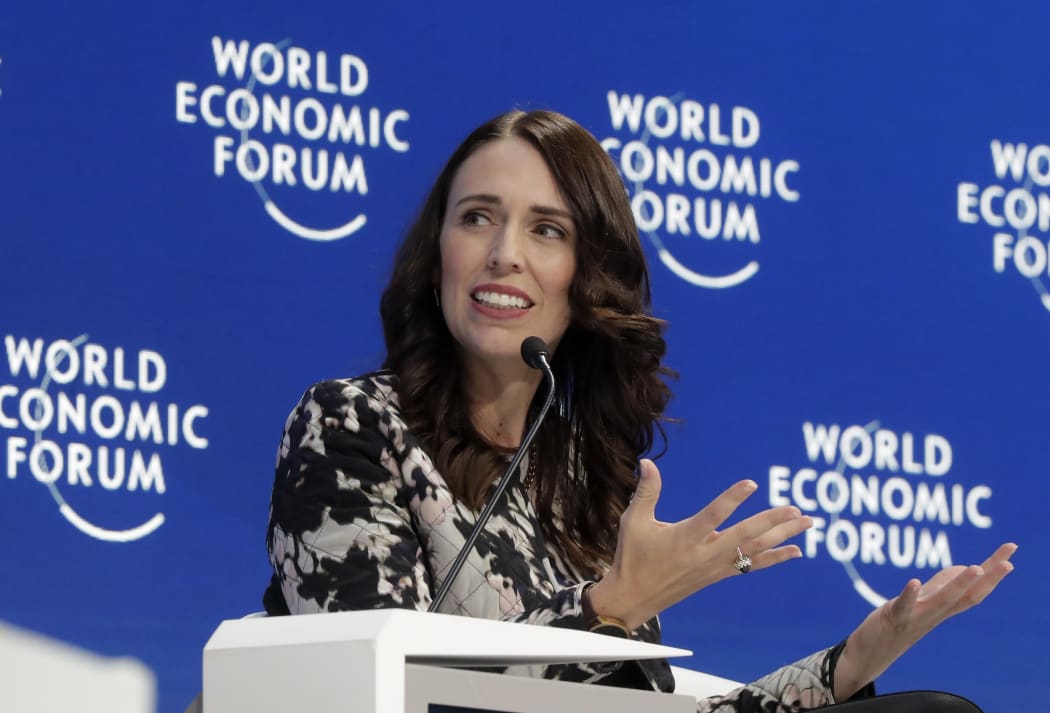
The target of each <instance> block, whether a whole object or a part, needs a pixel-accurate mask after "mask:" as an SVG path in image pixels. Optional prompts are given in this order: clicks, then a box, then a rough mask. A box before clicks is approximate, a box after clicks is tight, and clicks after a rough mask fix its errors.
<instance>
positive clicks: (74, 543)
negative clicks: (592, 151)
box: [0, 1, 1050, 713]
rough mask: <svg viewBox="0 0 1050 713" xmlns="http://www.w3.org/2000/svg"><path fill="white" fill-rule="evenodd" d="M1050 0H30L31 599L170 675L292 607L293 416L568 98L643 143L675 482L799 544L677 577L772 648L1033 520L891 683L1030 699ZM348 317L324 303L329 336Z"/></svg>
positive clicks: (683, 615) (20, 608) (640, 190)
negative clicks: (434, 215) (507, 154)
mask: <svg viewBox="0 0 1050 713" xmlns="http://www.w3.org/2000/svg"><path fill="white" fill-rule="evenodd" d="M1048 23H1050V8H1047V7H1045V6H1044V5H1042V4H1040V3H1035V2H1024V3H1010V4H1007V5H1003V4H998V5H995V6H994V7H993V6H992V5H991V4H986V5H983V6H979V7H970V6H962V5H959V4H956V3H922V4H920V6H919V7H915V5H914V3H906V2H885V3H849V4H842V5H833V4H827V3H823V4H811V5H805V6H799V5H792V6H784V7H782V6H767V5H763V6H761V7H758V6H755V7H745V8H741V7H739V6H738V4H734V3H718V4H713V3H686V2H680V3H655V4H652V3H651V4H648V5H646V6H645V7H644V8H643V7H642V6H640V5H638V4H637V3H626V2H619V1H616V2H609V3H601V4H594V5H583V4H581V5H578V6H575V7H562V6H561V5H560V4H557V3H544V2H540V3H532V4H529V5H508V6H506V7H502V6H493V5H492V4H491V3H473V2H466V3H459V4H458V5H457V6H456V7H455V8H452V7H444V6H440V5H439V6H435V5H434V4H432V3H421V2H410V3H408V4H400V5H398V6H397V7H393V6H391V7H389V8H386V7H383V6H381V5H380V4H379V3H374V4H369V5H364V4H361V3H350V4H336V3H305V4H298V5H296V6H295V7H294V8H293V7H292V5H290V4H288V3H275V2H268V1H267V2H262V3H259V2H256V3H226V4H223V5H222V6H221V7H217V6H215V5H214V4H209V3H199V2H184V3H177V4H176V3H173V4H169V5H166V6H162V7H148V6H142V5H135V4H130V3H102V4H98V3H96V4H90V5H79V4H74V3H66V4H56V3H45V4H26V3H8V4H7V5H5V6H4V7H3V8H0V305H2V312H0V338H2V339H3V353H2V356H0V453H2V456H0V457H2V462H0V468H2V469H3V473H2V474H0V523H3V525H4V530H5V532H6V533H7V541H6V546H5V548H4V549H5V557H4V564H5V573H4V578H3V583H4V586H3V589H4V595H3V597H2V598H0V618H2V619H5V620H8V621H10V622H12V623H15V624H18V625H21V626H24V627H27V628H30V629H34V630H37V631H40V632H43V633H46V634H48V635H52V636H56V637H59V638H61V639H64V640H66V641H70V642H72V643H75V644H77V645H80V646H84V647H87V648H89V649H92V650H95V651H99V652H102V653H106V654H128V655H133V656H136V657H139V658H141V659H142V660H143V661H145V662H146V663H147V664H148V665H149V666H151V667H152V668H153V670H154V671H155V672H156V674H157V676H158V680H159V685H160V688H159V693H160V710H162V711H181V710H182V708H183V707H184V706H185V705H186V703H187V702H188V701H189V700H190V698H191V697H192V696H193V695H194V694H195V692H196V691H197V689H198V688H199V686H200V653H201V648H202V646H203V644H204V642H205V641H206V639H207V637H208V636H209V634H210V632H211V631H212V630H213V629H214V627H215V626H216V625H217V624H218V622H219V621H220V620H222V619H223V618H230V617H237V616H241V615H243V614H245V613H247V612H251V611H254V610H257V609H259V608H260V607H261V604H260V595H261V592H262V589H263V587H264V585H265V582H266V580H267V577H268V564H267V560H266V554H265V548H264V531H265V525H266V517H267V504H268V496H269V488H270V482H271V478H272V467H273V460H274V453H275V450H276V446H277V439H278V437H279V435H280V429H281V426H282V424H283V422H284V418H285V416H286V414H287V412H288V411H289V409H290V408H291V407H292V406H293V404H294V403H295V401H296V399H297V398H298V396H299V395H300V394H301V392H302V390H303V389H304V388H305V387H306V386H307V385H308V384H310V383H312V382H313V381H316V380H318V379H321V378H325V377H332V376H345V375H350V374H354V373H358V372H362V371H365V370H368V369H371V368H374V367H375V366H376V365H377V364H378V363H379V361H380V359H381V356H382V340H381V335H380V330H379V324H378V315H377V302H378V294H379V291H380V289H381V286H382V285H383V284H384V281H385V277H386V274H387V272H388V269H389V266H390V263H391V259H392V254H393V249H394V246H395V245H396V243H397V241H398V239H399V236H400V235H401V233H402V231H403V229H404V226H405V225H406V223H407V222H408V221H409V220H410V219H411V217H412V215H413V213H414V211H415V210H416V207H417V206H418V204H419V203H420V201H421V200H422V197H423V195H424V193H425V191H426V189H427V188H428V187H429V185H430V182H431V181H432V180H433V178H434V176H435V175H436V173H437V171H438V170H439V169H440V166H441V165H442V162H443V160H444V159H445V157H446V156H447V154H448V153H449V152H450V151H451V150H452V148H453V147H454V146H455V145H456V144H457V143H458V142H459V140H460V139H461V138H462V137H463V136H464V135H465V134H466V133H467V131H468V130H469V129H470V128H472V127H473V126H475V125H477V124H478V123H480V122H481V121H483V120H484V119H486V118H488V117H490V116H492V115H494V114H496V113H499V112H501V111H505V110H507V109H509V108H514V107H520V108H526V109H528V108H554V109H557V110H559V111H562V112H564V113H567V114H569V115H570V116H573V117H574V118H576V119H577V120H579V121H580V122H581V123H583V124H584V125H585V126H587V127H588V128H589V129H590V130H591V131H592V132H593V133H594V134H595V135H596V136H597V137H598V138H599V139H600V140H602V141H603V142H604V145H605V146H606V148H607V150H608V151H609V152H610V154H611V155H612V156H613V157H614V159H615V160H616V161H617V162H618V165H620V167H621V171H622V172H623V174H624V179H625V182H626V184H627V185H628V187H629V189H630V192H631V195H632V200H633V202H634V206H635V210H636V218H637V219H638V221H639V224H640V226H641V227H642V229H643V239H644V240H645V242H646V249H647V254H648V256H649V258H650V267H651V272H652V275H653V279H654V301H655V309H656V312H657V314H658V315H659V316H661V317H663V318H665V319H667V320H668V321H669V323H670V327H669V330H668V341H669V355H668V364H669V365H670V366H672V367H673V368H676V369H677V370H679V371H680V373H681V378H680V379H679V381H678V382H677V384H676V385H675V391H676V398H675V400H674V401H673V403H672V408H671V415H672V416H674V417H677V418H679V419H681V423H680V424H676V425H672V426H671V427H670V429H669V434H670V435H669V438H670V447H669V450H668V452H667V455H666V457H665V458H664V459H663V460H662V461H661V468H662V471H663V473H664V480H665V494H664V497H663V499H662V502H661V505H660V515H661V516H662V517H663V518H664V519H671V518H679V517H683V516H686V515H687V514H690V513H692V512H693V511H694V510H695V509H698V508H699V507H700V506H701V505H702V504H704V503H706V502H707V501H708V500H709V499H710V498H711V497H713V496H714V495H715V494H717V493H718V492H720V491H721V490H722V489H723V488H724V487H725V486H726V485H727V484H729V483H731V482H733V481H735V480H738V479H740V478H743V477H750V478H753V479H755V480H757V481H758V482H759V483H760V484H761V485H762V489H761V490H760V493H759V495H757V496H756V497H754V498H753V499H752V500H754V502H752V503H750V504H749V506H748V507H749V508H750V510H756V509H758V508H760V507H765V506H768V505H769V504H770V503H780V502H794V503H795V504H798V505H799V506H800V507H802V508H803V509H805V510H807V511H809V512H810V514H812V515H814V516H815V517H817V518H819V521H818V526H817V527H816V528H814V530H813V531H812V532H811V533H810V535H809V536H808V539H800V543H799V544H800V546H802V547H803V549H804V551H805V552H806V555H807V556H806V557H805V558H803V559H802V560H800V561H797V562H793V563H791V564H789V565H786V566H784V567H780V568H777V569H776V570H774V571H769V572H763V573H762V574H760V575H759V576H757V577H748V578H739V579H735V580H732V581H728V582H725V583H723V584H720V585H719V586H717V587H712V588H711V589H710V590H706V591H703V592H701V593H699V594H698V595H696V596H695V597H693V598H692V599H690V600H689V601H688V602H685V603H683V604H681V605H679V606H677V607H675V608H674V609H672V610H671V611H669V612H667V613H666V615H665V617H664V619H665V629H666V632H667V640H668V642H669V643H671V644H675V645H681V646H685V647H688V648H692V649H694V650H695V651H696V656H695V659H694V660H693V661H692V662H690V663H689V665H691V666H694V667H698V668H702V669H705V670H707V671H710V672H712V673H716V674H720V675H724V676H728V677H732V678H737V679H747V678H751V677H754V676H757V675H760V674H761V673H764V672H766V671H768V670H771V669H772V668H774V667H776V666H778V665H780V664H782V663H785V662H787V661H789V660H794V659H795V658H798V657H800V656H802V655H805V654H807V653H809V652H811V651H813V650H815V649H817V648H820V647H823V646H826V645H830V644H832V643H835V642H837V641H839V640H840V639H841V638H842V637H844V636H845V635H846V634H847V633H848V632H849V631H850V630H851V628H852V627H853V626H854V625H855V624H856V623H858V622H859V621H860V620H861V619H862V618H863V617H864V616H866V614H867V613H868V612H869V611H870V610H871V608H872V606H873V605H874V604H875V603H877V602H878V601H879V600H880V598H881V597H889V596H893V595H894V594H895V593H896V592H897V591H898V590H899V588H900V587H901V586H903V584H904V582H905V581H907V579H908V578H910V577H913V576H918V577H921V578H927V577H929V576H930V575H931V574H932V573H933V571H935V570H936V569H937V568H939V567H940V566H943V565H945V564H947V563H949V562H951V563H971V562H979V561H980V560H982V559H983V558H984V557H985V556H986V555H987V554H988V553H990V552H991V551H992V550H993V549H994V547H995V546H996V545H998V544H999V543H1000V542H1003V541H1006V540H1014V541H1017V542H1019V543H1020V545H1021V549H1020V552H1019V553H1018V555H1017V556H1016V558H1015V562H1016V564H1017V571H1016V572H1015V573H1014V574H1013V575H1011V576H1010V577H1009V578H1008V579H1007V580H1006V582H1005V583H1004V584H1003V586H1002V587H1001V590H1000V591H997V592H996V593H995V595H994V596H993V597H992V598H990V599H989V600H988V601H987V602H986V603H985V604H984V605H983V606H982V607H980V608H978V609H977V610H976V611H972V612H969V613H967V614H966V615H964V616H963V617H960V618H959V619H958V620H954V621H951V622H949V623H948V624H946V625H945V626H944V627H943V628H942V629H941V630H938V631H936V632H935V633H933V634H932V635H930V636H929V637H927V638H926V639H925V640H924V641H922V642H921V643H920V644H919V645H917V646H916V647H915V649H914V650H913V651H912V652H910V653H909V654H908V655H907V656H906V657H905V658H904V659H903V660H901V661H900V662H899V663H898V664H896V665H895V666H894V667H893V668H892V669H891V671H890V672H889V673H887V674H886V675H885V676H884V677H883V678H882V679H881V681H880V686H881V688H882V690H898V689H902V688H915V687H922V688H927V687H928V688H942V689H948V690H953V691H955V692H958V693H960V694H963V695H966V696H969V697H971V698H973V699H974V700H976V701H977V702H978V703H980V704H981V705H983V706H984V707H985V708H986V709H987V710H988V711H989V713H1001V712H1003V713H1004V712H1005V711H1010V710H1014V709H1016V708H1021V707H1027V706H1028V705H1029V703H1028V702H1029V701H1030V700H1032V698H1033V697H1034V696H1036V695H1037V693H1038V691H1037V686H1038V687H1039V688H1040V689H1041V688H1042V681H1043V680H1044V679H1045V669H1046V668H1047V664H1048V663H1050V660H1048V658H1050V657H1048V654H1047V653H1046V647H1045V646H1044V639H1045V634H1046V633H1047V630H1048V616H1047V609H1046V606H1045V603H1046V602H1047V601H1048V594H1050V591H1048V584H1047V580H1046V578H1045V577H1044V576H1042V573H1043V572H1044V571H1045V570H1046V568H1047V566H1048V565H1050V558H1048V556H1047V554H1046V551H1045V550H1044V549H1043V545H1044V544H1045V541H1046V538H1045V536H1044V530H1043V526H1044V522H1045V512H1046V503H1047V501H1048V495H1050V490H1048V486H1047V479H1046V475H1047V473H1046V462H1047V461H1046V455H1047V442H1048V440H1047V430H1048V429H1047V426H1048V417H1047V395H1048V388H1047V386H1048V379H1047V370H1046V363H1045V360H1046V354H1047V353H1048V347H1050V297H1048V287H1050V274H1048V268H1047V251H1048V233H1050V197H1048V193H1047V188H1046V186H1047V184H1048V183H1050V148H1048V147H1047V144H1050V128H1048V127H1050V122H1048V118H1050V100H1048V99H1047V97H1046V93H1045V92H1044V91H1042V89H1041V87H1042V81H1041V80H1042V79H1043V78H1044V75H1045V72H1044V69H1043V66H1044V63H1043V59H1044V58H1043V56H1042V55H1043V46H1044V44H1045V28H1046V27H1047V26H1048ZM318 335H324V337H323V338H319V336H318Z"/></svg>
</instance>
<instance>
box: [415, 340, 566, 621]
mask: <svg viewBox="0 0 1050 713" xmlns="http://www.w3.org/2000/svg"><path fill="white" fill-rule="evenodd" d="M521 358H522V359H523V360H524V361H525V363H526V364H528V365H529V367H531V368H533V369H541V370H543V376H544V381H545V382H546V385H547V398H546V399H544V401H543V406H542V408H540V413H539V416H537V418H536V420H535V421H533V422H532V426H530V427H529V430H528V433H526V434H525V438H524V439H523V440H522V442H521V445H520V446H518V450H517V452H516V453H515V454H514V457H513V458H511V460H510V464H509V465H508V466H507V470H506V471H504V473H503V477H502V478H500V480H499V483H497V484H496V490H495V491H494V492H493V493H492V497H490V498H489V501H488V503H486V504H485V509H484V510H482V511H481V514H480V515H478V519H477V521H476V522H475V523H474V529H473V530H471V531H470V536H469V537H467V539H466V541H465V542H464V543H463V547H462V548H461V549H460V551H459V554H458V555H456V559H455V561H454V562H453V563H452V566H451V567H449V569H448V574H446V575H445V579H444V581H442V582H441V586H440V587H439V588H438V591H437V594H435V595H434V599H433V600H431V602H430V606H429V607H428V608H427V611H428V612H435V611H437V610H438V607H439V606H441V602H443V601H444V600H445V597H446V595H448V591H449V590H450V589H451V588H452V582H453V581H454V580H455V579H456V575H458V574H459V571H460V570H461V569H463V565H464V563H466V561H467V557H468V556H469V555H470V551H471V550H472V549H473V548H474V543H475V542H476V541H477V539H478V535H480V534H481V531H482V530H484V529H485V524H486V523H487V522H488V521H489V518H490V517H492V511H493V510H495V509H496V503H498V502H499V499H500V498H501V497H503V493H504V492H506V490H507V487H508V486H509V485H510V482H511V480H512V479H513V478H514V473H515V471H516V470H517V468H518V466H519V465H520V464H521V459H522V458H524V457H525V453H527V452H528V450H529V446H530V445H532V441H533V439H534V438H536V432H537V431H539V430H540V424H541V423H543V419H544V417H545V416H546V415H547V411H548V410H549V409H550V407H551V404H552V403H553V402H554V372H553V371H551V365H550V350H549V349H548V348H547V344H546V342H544V341H543V340H542V339H540V338H539V337H527V338H526V339H525V341H523V342H522V343H521Z"/></svg>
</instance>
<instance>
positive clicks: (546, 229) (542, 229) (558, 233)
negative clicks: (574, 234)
mask: <svg viewBox="0 0 1050 713" xmlns="http://www.w3.org/2000/svg"><path fill="white" fill-rule="evenodd" d="M536 232H537V233H539V234H540V235H541V236H543V237H544V238H555V239H558V240H561V239H563V238H565V231H564V230H562V229H561V228H559V227H558V226H556V225H549V224H547V223H544V224H542V225H540V226H539V227H537V228H536Z"/></svg>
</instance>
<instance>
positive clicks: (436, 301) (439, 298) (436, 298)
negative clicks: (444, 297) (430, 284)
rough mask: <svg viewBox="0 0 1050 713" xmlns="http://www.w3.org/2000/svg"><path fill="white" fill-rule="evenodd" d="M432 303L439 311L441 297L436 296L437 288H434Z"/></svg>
mask: <svg viewBox="0 0 1050 713" xmlns="http://www.w3.org/2000/svg"><path fill="white" fill-rule="evenodd" d="M434 303H435V304H436V305H437V306H438V309H441V295H439V294H438V288H436V287H435V288H434Z"/></svg>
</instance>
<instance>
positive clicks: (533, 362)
mask: <svg viewBox="0 0 1050 713" xmlns="http://www.w3.org/2000/svg"><path fill="white" fill-rule="evenodd" d="M521 358H522V359H523V360H524V361H525V363H526V364H528V365H529V366H530V367H532V368H533V369H543V370H544V374H546V373H547V372H548V371H550V368H551V364H550V360H551V353H550V350H549V349H548V348H547V342H545V341H543V340H542V339H540V338H539V337H525V340H524V341H522V343H521ZM551 379H552V380H553V379H554V375H553V374H551Z"/></svg>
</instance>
